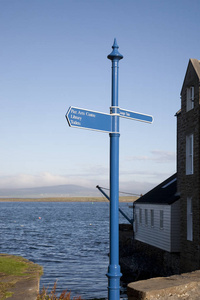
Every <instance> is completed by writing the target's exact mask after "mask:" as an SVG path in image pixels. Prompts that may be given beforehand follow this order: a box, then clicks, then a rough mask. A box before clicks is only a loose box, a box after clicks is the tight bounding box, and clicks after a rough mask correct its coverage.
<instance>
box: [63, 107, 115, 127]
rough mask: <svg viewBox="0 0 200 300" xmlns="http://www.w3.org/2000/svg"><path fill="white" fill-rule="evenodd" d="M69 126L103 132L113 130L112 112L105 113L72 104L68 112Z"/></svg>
mask: <svg viewBox="0 0 200 300" xmlns="http://www.w3.org/2000/svg"><path fill="white" fill-rule="evenodd" d="M66 118H67V121H68V123H69V126H71V127H77V128H85V129H90V130H97V131H103V132H111V131H112V130H111V126H112V124H111V118H112V116H111V115H110V114H104V113H100V112H96V111H92V110H88V109H82V108H77V107H73V106H70V108H69V110H68V112H67V114H66Z"/></svg>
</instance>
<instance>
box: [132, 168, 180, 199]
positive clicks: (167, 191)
mask: <svg viewBox="0 0 200 300" xmlns="http://www.w3.org/2000/svg"><path fill="white" fill-rule="evenodd" d="M179 198H180V196H179V195H178V194H177V173H175V174H174V175H172V176H170V177H169V178H168V179H166V180H165V181H163V182H162V183H160V184H159V185H157V186H156V187H155V188H153V189H152V190H151V191H149V192H148V193H146V194H145V195H144V196H142V197H140V198H139V199H138V200H136V201H135V202H134V203H135V204H137V203H151V204H168V205H170V204H172V203H174V202H175V201H177V200H178V199H179Z"/></svg>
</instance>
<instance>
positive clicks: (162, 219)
mask: <svg viewBox="0 0 200 300" xmlns="http://www.w3.org/2000/svg"><path fill="white" fill-rule="evenodd" d="M163 228H164V211H163V210H160V229H163Z"/></svg>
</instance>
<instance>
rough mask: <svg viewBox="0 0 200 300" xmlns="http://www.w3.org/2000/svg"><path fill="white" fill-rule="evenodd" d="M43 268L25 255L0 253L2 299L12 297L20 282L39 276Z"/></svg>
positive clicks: (0, 292) (0, 299) (0, 291)
mask: <svg viewBox="0 0 200 300" xmlns="http://www.w3.org/2000/svg"><path fill="white" fill-rule="evenodd" d="M42 270H43V269H42V267H41V266H39V265H37V264H34V263H32V262H30V261H29V260H27V259H25V258H23V257H20V256H13V255H7V254H0V300H4V299H7V298H9V297H11V296H12V294H13V290H14V289H16V286H17V284H18V283H19V282H21V281H26V280H28V281H29V282H30V281H31V280H32V279H35V278H39V277H40V276H41V275H42V273H43V271H42Z"/></svg>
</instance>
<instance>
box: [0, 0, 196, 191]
mask: <svg viewBox="0 0 200 300" xmlns="http://www.w3.org/2000/svg"><path fill="white" fill-rule="evenodd" d="M199 10H200V2H199V1H198V0H188V1H186V0H173V1H172V0H168V1H164V0H151V1H150V0H141V1H139V0H137V1H136V0H124V1H118V0H115V1H114V0H107V1H105V0H99V1H97V0H93V1H92V0H90V1H88V0H81V1H80V0H79V1H76V0H74V1H72V0H71V1H69V0H54V1H53V0H34V1H27V0H0V44H1V47H0V66H1V72H0V111H1V118H0V136H1V147H0V161H1V162H0V188H15V187H19V188H24V187H37V186H51V185H60V184H78V185H83V186H86V187H92V188H94V189H95V186H96V185H97V184H99V185H101V186H106V187H108V186H109V134H107V133H100V132H94V131H89V130H81V129H75V128H70V127H69V126H68V124H67V121H66V119H65V114H66V112H67V110H68V108H69V106H76V107H80V108H86V109H90V110H95V111H100V112H105V113H109V107H110V105H111V62H110V60H108V59H107V55H108V54H109V53H110V52H111V51H112V48H111V47H112V44H113V40H114V38H116V39H117V42H118V45H119V51H120V53H121V54H122V55H123V56H124V58H123V59H122V60H121V61H120V63H119V106H120V107H121V108H124V109H128V110H132V111H136V112H141V113H146V114H150V115H153V117H154V123H153V124H151V125H150V124H146V123H141V122H136V121H131V120H128V119H121V120H120V133H121V136H120V189H121V190H124V191H128V192H132V193H139V194H140V193H144V192H145V191H147V190H148V189H150V188H151V187H153V186H155V185H156V184H158V183H159V182H161V181H162V180H164V179H166V178H167V177H168V176H170V175H172V174H173V173H174V172H176V117H174V115H175V113H176V112H177V111H178V110H179V108H180V90H181V87H182V83H183V79H184V75H185V72H186V68H187V64H188V61H189V58H197V59H200V39H199V29H200V19H199Z"/></svg>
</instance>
